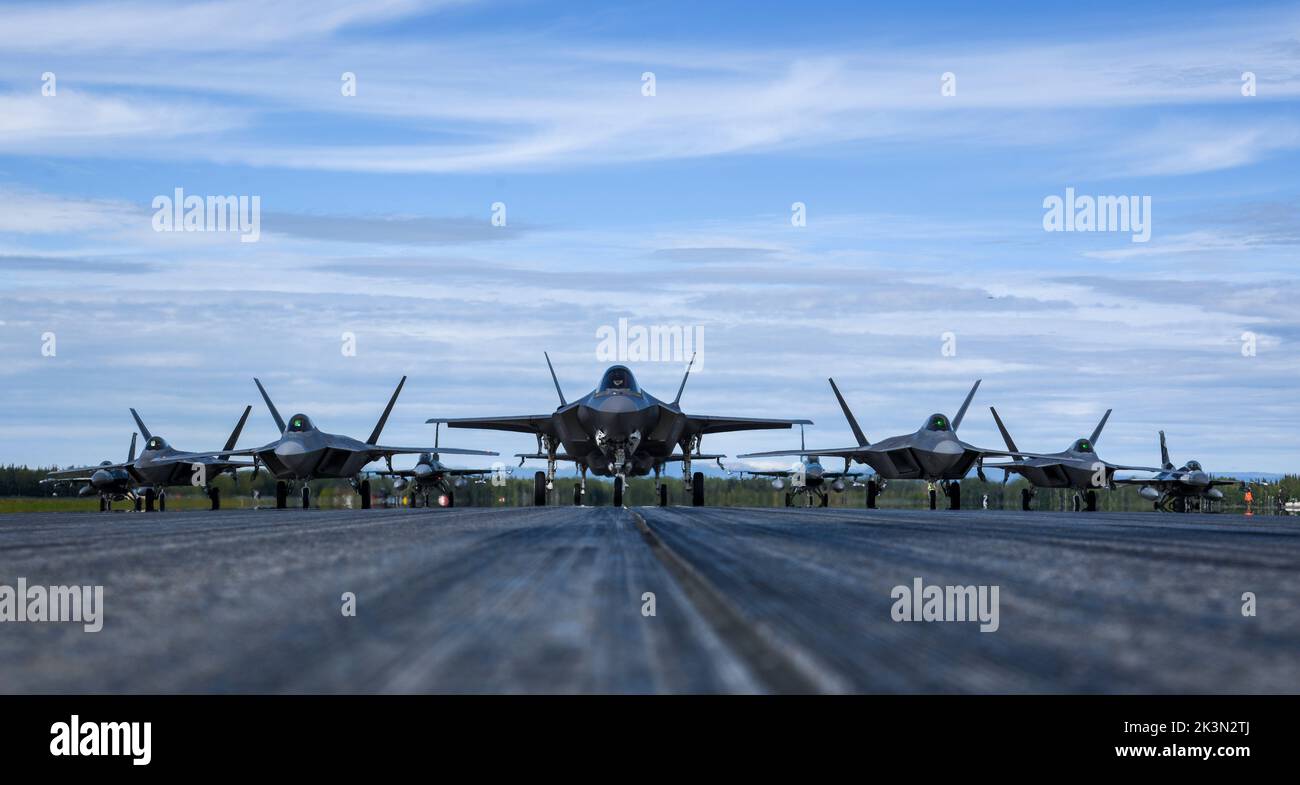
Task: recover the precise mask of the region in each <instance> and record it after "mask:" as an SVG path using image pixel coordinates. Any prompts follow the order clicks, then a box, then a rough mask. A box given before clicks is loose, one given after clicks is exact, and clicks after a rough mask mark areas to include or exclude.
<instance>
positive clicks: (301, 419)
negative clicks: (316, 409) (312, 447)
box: [285, 414, 316, 433]
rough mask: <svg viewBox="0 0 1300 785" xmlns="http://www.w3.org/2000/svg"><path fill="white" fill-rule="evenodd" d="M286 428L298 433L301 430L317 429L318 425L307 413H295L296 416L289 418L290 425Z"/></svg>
mask: <svg viewBox="0 0 1300 785" xmlns="http://www.w3.org/2000/svg"><path fill="white" fill-rule="evenodd" d="M285 430H287V431H289V432H290V433H297V432H300V431H314V430H316V426H314V425H312V424H311V419H310V418H309V417H308V416H307V415H305V414H295V415H294V416H292V417H290V418H289V427H288V428H286V429H285Z"/></svg>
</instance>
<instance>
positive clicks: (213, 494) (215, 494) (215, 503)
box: [208, 486, 221, 510]
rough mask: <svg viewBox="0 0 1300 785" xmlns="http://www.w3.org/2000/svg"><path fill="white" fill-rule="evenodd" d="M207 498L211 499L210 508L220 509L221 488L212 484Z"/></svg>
mask: <svg viewBox="0 0 1300 785" xmlns="http://www.w3.org/2000/svg"><path fill="white" fill-rule="evenodd" d="M208 499H209V500H211V501H212V509H214V510H220V509H221V489H220V488H217V487H215V486H214V487H213V488H212V490H210V491H208Z"/></svg>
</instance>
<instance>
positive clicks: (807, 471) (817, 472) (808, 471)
mask: <svg viewBox="0 0 1300 785" xmlns="http://www.w3.org/2000/svg"><path fill="white" fill-rule="evenodd" d="M823 471H825V470H824V469H822V467H821V466H819V465H817V464H815V463H814V464H811V465H806V466H804V468H803V474H804V477H811V478H812V479H814V480H820V479H821V476H822V472H823Z"/></svg>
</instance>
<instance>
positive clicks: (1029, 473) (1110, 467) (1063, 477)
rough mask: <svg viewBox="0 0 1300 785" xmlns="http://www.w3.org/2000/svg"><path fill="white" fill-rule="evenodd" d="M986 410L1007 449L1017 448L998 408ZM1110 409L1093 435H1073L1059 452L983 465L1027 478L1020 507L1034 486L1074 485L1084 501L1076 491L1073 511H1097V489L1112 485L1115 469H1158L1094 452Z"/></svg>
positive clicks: (1031, 495) (1025, 507)
mask: <svg viewBox="0 0 1300 785" xmlns="http://www.w3.org/2000/svg"><path fill="white" fill-rule="evenodd" d="M989 411H990V412H993V420H994V422H996V423H997V424H998V430H999V431H1001V432H1002V440H1003V441H1005V442H1006V443H1007V449H1008V450H1011V451H1012V452H1019V448H1018V447H1016V443H1015V442H1014V441H1013V440H1012V439H1011V434H1010V433H1009V432H1008V431H1007V427H1006V426H1005V425H1003V424H1002V418H1001V417H999V416H998V410H997V409H994V408H993V407H992V406H990V407H989ZM1110 413H1111V410H1110V409H1107V410H1106V413H1105V414H1103V415H1102V417H1101V422H1099V423H1097V427H1096V428H1094V429H1093V431H1092V436H1090V437H1088V438H1086V439H1075V440H1074V443H1073V444H1071V445H1070V446H1069V447H1067V448H1065V449H1064V450H1062V451H1061V452H1055V453H1049V454H1046V455H1043V456H1041V457H1038V458H1016V459H1015V460H1013V461H1012V462H1011V463H997V464H994V463H986V464H984V468H986V469H1002V470H1003V471H1004V472H1008V473H1014V474H1019V475H1020V476H1022V477H1024V478H1025V479H1026V480H1028V481H1029V484H1030V486H1031V487H1029V488H1022V489H1021V491H1020V509H1022V510H1028V509H1030V506H1031V502H1032V501H1033V499H1034V489H1035V488H1073V489H1075V490H1076V491H1082V492H1083V494H1084V498H1083V501H1086V504H1081V500H1080V498H1079V494H1075V496H1074V509H1075V512H1078V511H1079V508H1080V507H1081V506H1082V507H1083V508H1084V509H1085V510H1087V511H1088V512H1096V511H1097V489H1098V488H1114V487H1115V472H1117V471H1137V472H1158V471H1160V470H1159V469H1153V468H1151V467H1149V466H1121V465H1119V464H1115V463H1108V462H1107V461H1103V460H1102V459H1101V458H1099V457H1098V456H1097V440H1098V439H1100V438H1101V429H1102V428H1105V427H1106V420H1108V419H1110Z"/></svg>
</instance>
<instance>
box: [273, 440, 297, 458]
mask: <svg viewBox="0 0 1300 785" xmlns="http://www.w3.org/2000/svg"><path fill="white" fill-rule="evenodd" d="M302 454H303V447H302V445H301V444H299V443H298V442H280V443H279V444H277V445H275V456H276V457H277V458H293V457H294V456H298V455H302Z"/></svg>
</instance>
